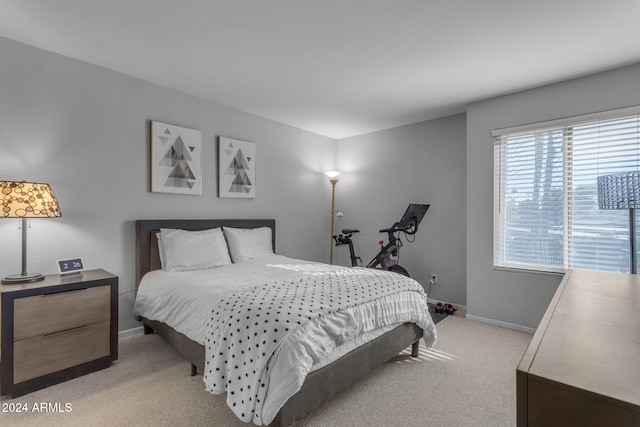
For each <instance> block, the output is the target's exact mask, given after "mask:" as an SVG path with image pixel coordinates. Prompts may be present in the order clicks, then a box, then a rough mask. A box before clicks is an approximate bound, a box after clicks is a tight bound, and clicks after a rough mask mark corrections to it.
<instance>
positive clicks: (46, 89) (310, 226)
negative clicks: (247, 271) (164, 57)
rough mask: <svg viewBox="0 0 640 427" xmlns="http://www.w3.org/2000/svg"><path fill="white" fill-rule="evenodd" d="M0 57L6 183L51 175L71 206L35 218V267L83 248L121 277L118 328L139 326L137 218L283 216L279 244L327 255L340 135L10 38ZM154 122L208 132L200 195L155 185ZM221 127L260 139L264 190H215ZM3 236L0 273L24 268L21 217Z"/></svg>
mask: <svg viewBox="0 0 640 427" xmlns="http://www.w3.org/2000/svg"><path fill="white" fill-rule="evenodd" d="M0 58H2V72H1V73H0V153H1V154H0V180H28V181H40V182H48V183H50V184H51V186H52V188H53V190H54V191H55V193H56V196H57V197H58V200H59V203H60V207H61V210H62V214H63V216H62V217H61V218H57V219H47V220H45V219H41V220H32V221H31V224H32V227H31V229H30V230H29V270H31V271H38V272H42V273H47V274H49V273H55V272H56V266H55V260H56V259H62V258H70V257H77V256H81V257H83V258H84V261H85V264H86V266H87V267H88V268H105V269H107V270H109V271H111V272H112V273H114V274H116V275H118V276H119V277H120V290H119V293H120V330H125V329H129V328H132V327H135V326H136V325H137V323H136V322H135V320H134V318H133V316H132V312H131V309H132V305H133V299H134V289H135V288H134V287H135V283H134V266H135V254H134V236H135V229H134V221H135V220H136V219H143V218H144V219H151V218H275V219H276V224H277V234H276V249H277V251H278V252H279V253H281V254H283V255H288V256H295V257H297V258H305V259H310V260H317V261H327V260H328V252H329V247H328V245H325V244H323V243H324V240H323V239H322V237H324V236H325V235H328V234H329V222H328V218H327V216H326V215H324V214H325V212H326V211H327V210H328V206H329V205H330V192H329V191H327V188H326V178H325V176H324V175H323V174H322V173H321V172H322V171H325V170H328V169H333V168H335V167H336V165H335V150H336V147H335V141H334V140H331V139H328V138H325V137H321V136H318V135H315V134H312V133H309V132H305V131H302V130H299V129H296V128H292V127H289V126H285V125H282V124H279V123H276V122H273V121H270V120H266V119H262V118H259V117H256V116H253V115H250V114H247V113H244V112H241V111H237V110H234V109H231V108H228V107H224V106H221V105H217V104H213V103H210V102H206V101H204V100H201V99H198V98H195V97H192V96H188V95H185V94H182V93H179V92H176V91H173V90H169V89H166V88H162V87H160V86H157V85H154V84H151V83H148V82H145V81H142V80H139V79H135V78H132V77H128V76H126V75H123V74H120V73H116V72H113V71H109V70H106V69H104V68H100V67H96V66H92V65H89V64H86V63H83V62H79V61H76V60H73V59H69V58H67V57H63V56H60V55H56V54H52V53H49V52H45V51H42V50H39V49H35V48H32V47H28V46H26V45H22V44H19V43H16V42H13V41H10V40H7V39H2V38H0ZM159 66H161V64H159ZM150 120H158V121H163V122H166V123H172V124H177V125H179V126H184V127H189V128H195V129H199V130H201V131H202V144H203V175H204V185H203V194H202V195H201V196H187V195H174V194H160V193H151V192H149V144H150V142H149V140H150V136H149V133H150V125H149V121H150ZM220 135H222V136H228V137H232V138H236V139H241V140H245V141H252V142H255V143H256V144H257V156H256V157H257V175H256V181H257V182H256V185H257V187H256V189H257V197H256V198H255V199H251V200H234V199H220V198H218V197H217V187H216V186H217V178H216V170H217V167H216V165H217V155H216V152H215V148H216V140H217V137H218V136H220ZM0 239H1V242H2V254H1V256H0V276H2V277H4V276H6V275H8V274H13V273H19V272H20V232H19V230H18V220H17V219H4V220H2V221H0Z"/></svg>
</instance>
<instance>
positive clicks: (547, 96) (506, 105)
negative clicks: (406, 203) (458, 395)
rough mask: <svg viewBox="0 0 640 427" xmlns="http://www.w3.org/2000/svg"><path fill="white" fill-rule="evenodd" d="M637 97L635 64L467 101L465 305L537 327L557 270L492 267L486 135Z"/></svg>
mask: <svg viewBox="0 0 640 427" xmlns="http://www.w3.org/2000/svg"><path fill="white" fill-rule="evenodd" d="M639 104H640V64H639V65H635V66H630V67H625V68H620V69H617V70H613V71H609V72H604V73H600V74H595V75H591V76H587V77H583V78H579V79H575V80H571V81H567V82H563V83H558V84H553V85H549V86H545V87H542V88H538V89H533V90H528V91H524V92H520V93H516V94H513V95H508V96H503V97H499V98H495V99H491V100H487V101H484V102H478V103H475V104H472V105H470V106H468V109H467V206H466V209H467V309H468V313H469V314H470V315H471V316H475V317H477V318H483V319H492V320H494V321H498V322H504V323H506V324H511V325H519V326H524V327H527V328H535V327H537V325H538V323H539V322H540V319H541V318H542V315H543V314H544V311H545V309H546V307H547V305H548V304H549V302H550V301H551V298H552V297H553V294H554V292H555V290H556V288H557V287H558V285H559V283H560V281H561V279H562V277H561V276H559V275H545V274H534V273H515V272H504V271H495V270H494V269H493V254H492V248H493V141H492V138H491V131H492V130H493V129H497V128H503V127H509V126H516V125H521V124H527V123H535V122H540V121H545V120H552V119H559V118H564V117H570V116H576V115H580V114H587V113H592V112H597V111H605V110H610V109H615V108H622V107H627V106H632V105H639Z"/></svg>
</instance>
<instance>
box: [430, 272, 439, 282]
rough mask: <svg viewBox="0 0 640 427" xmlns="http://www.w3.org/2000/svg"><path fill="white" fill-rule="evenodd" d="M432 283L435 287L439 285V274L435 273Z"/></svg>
mask: <svg viewBox="0 0 640 427" xmlns="http://www.w3.org/2000/svg"><path fill="white" fill-rule="evenodd" d="M431 283H432V284H434V285H437V284H438V275H437V274H435V273H432V274H431Z"/></svg>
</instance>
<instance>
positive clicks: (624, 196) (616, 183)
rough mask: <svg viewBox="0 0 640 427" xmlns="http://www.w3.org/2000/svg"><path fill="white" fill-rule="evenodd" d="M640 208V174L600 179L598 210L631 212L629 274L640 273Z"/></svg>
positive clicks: (630, 173)
mask: <svg viewBox="0 0 640 427" xmlns="http://www.w3.org/2000/svg"><path fill="white" fill-rule="evenodd" d="M639 207H640V172H628V173H623V174H616V175H603V176H599V177H598V208H600V209H610V210H619V209H628V210H629V272H630V273H631V274H636V273H637V271H638V267H637V265H638V263H637V255H636V212H635V209H636V208H639Z"/></svg>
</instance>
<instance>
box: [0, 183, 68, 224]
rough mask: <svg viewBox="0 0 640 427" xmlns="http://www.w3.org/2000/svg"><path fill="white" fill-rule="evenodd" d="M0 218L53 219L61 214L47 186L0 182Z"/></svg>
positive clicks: (54, 197)
mask: <svg viewBox="0 0 640 427" xmlns="http://www.w3.org/2000/svg"><path fill="white" fill-rule="evenodd" d="M0 216H1V217H4V218H53V217H59V216H62V213H61V212H60V208H59V207H58V200H57V199H56V196H55V195H54V194H53V190H51V187H50V186H49V184H42V183H38V182H25V181H22V182H17V181H0Z"/></svg>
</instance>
